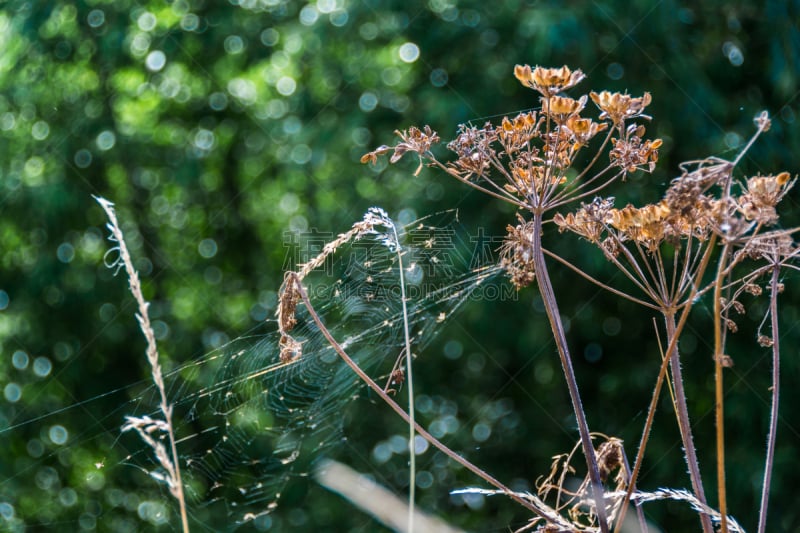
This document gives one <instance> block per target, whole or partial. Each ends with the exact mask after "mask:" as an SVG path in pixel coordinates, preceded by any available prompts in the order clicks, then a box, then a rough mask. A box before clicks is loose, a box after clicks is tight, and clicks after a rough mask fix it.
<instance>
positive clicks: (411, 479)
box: [392, 225, 417, 533]
mask: <svg viewBox="0 0 800 533" xmlns="http://www.w3.org/2000/svg"><path fill="white" fill-rule="evenodd" d="M392 231H393V232H394V240H395V242H396V243H399V242H400V238H399V237H398V236H397V229H396V228H395V226H394V225H392ZM397 260H398V261H399V263H400V268H399V271H400V301H401V303H402V305H403V335H404V341H405V350H406V377H405V381H406V384H407V389H408V419H409V424H408V453H409V464H408V470H409V473H408V531H409V533H414V514H415V512H414V500H415V496H416V495H415V492H416V477H417V454H416V446H414V426H415V425H416V423H417V422H416V419H415V414H414V413H415V409H414V376H413V374H412V373H411V366H412V362H411V360H412V359H413V358H414V356H413V354H412V353H411V335H410V333H409V331H408V304H407V302H406V278H405V274H404V273H403V271H404V267H403V250H402V248H400V246H398V247H397Z"/></svg>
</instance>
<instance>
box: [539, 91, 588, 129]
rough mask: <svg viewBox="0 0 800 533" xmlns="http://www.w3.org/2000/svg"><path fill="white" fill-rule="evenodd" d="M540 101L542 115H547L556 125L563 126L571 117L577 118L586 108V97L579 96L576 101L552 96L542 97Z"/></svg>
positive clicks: (566, 97) (565, 97)
mask: <svg viewBox="0 0 800 533" xmlns="http://www.w3.org/2000/svg"><path fill="white" fill-rule="evenodd" d="M541 101H542V113H544V114H546V115H548V116H549V117H550V118H551V119H553V120H554V121H555V123H556V124H558V125H563V124H564V123H565V122H566V121H567V119H569V118H571V117H577V116H578V114H579V113H580V112H581V111H582V110H583V108H584V107H586V95H583V96H581V97H580V98H579V99H578V100H575V99H574V98H569V97H568V96H553V97H550V98H544V97H542V98H541Z"/></svg>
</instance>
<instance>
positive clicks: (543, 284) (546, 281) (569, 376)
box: [531, 212, 608, 533]
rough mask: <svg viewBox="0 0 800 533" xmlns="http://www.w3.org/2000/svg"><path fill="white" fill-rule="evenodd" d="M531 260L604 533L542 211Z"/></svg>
mask: <svg viewBox="0 0 800 533" xmlns="http://www.w3.org/2000/svg"><path fill="white" fill-rule="evenodd" d="M531 240H532V242H533V262H534V269H535V271H536V277H537V286H538V287H539V293H540V294H541V296H542V301H543V302H544V308H545V310H546V312H547V317H548V319H549V320H550V328H551V329H552V330H553V338H554V339H555V341H556V346H557V347H558V355H559V357H560V358H561V367H562V369H563V370H564V377H565V378H566V380H567V388H568V389H569V397H570V400H572V410H573V411H574V412H575V419H576V420H577V423H578V432H579V433H580V437H581V447H582V448H583V454H584V455H585V456H586V466H587V468H588V470H589V479H590V481H591V484H592V492H593V493H594V500H595V508H596V510H597V520H598V522H599V523H600V531H601V532H602V533H608V521H607V518H606V504H605V498H604V497H603V483H602V481H601V480H600V469H599V468H598V467H597V456H596V454H595V451H594V446H593V445H592V437H591V435H590V433H589V425H588V423H587V422H586V414H585V413H584V410H583V404H582V402H581V396H580V392H579V391H578V382H577V380H576V379H575V371H574V370H573V369H572V359H571V358H570V354H569V348H568V347H567V339H566V336H565V335H564V325H563V324H562V323H561V314H560V313H559V310H558V304H557V303H556V297H555V292H554V291H553V285H552V283H551V282H550V275H549V274H548V272H547V265H546V264H545V261H544V253H543V251H542V213H541V212H534V213H533V235H532V236H531Z"/></svg>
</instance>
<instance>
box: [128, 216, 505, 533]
mask: <svg viewBox="0 0 800 533" xmlns="http://www.w3.org/2000/svg"><path fill="white" fill-rule="evenodd" d="M433 217H436V218H437V221H439V220H441V219H442V218H447V219H448V223H447V224H445V225H437V226H434V225H431V224H430V223H429V222H430V221H431V220H432V218H433ZM396 229H397V236H398V237H397V239H398V240H399V242H396V243H394V245H393V246H387V242H389V243H390V244H391V242H390V241H393V240H394V237H393V236H392V235H389V234H388V233H386V234H384V233H376V234H372V235H366V236H363V237H361V238H360V239H358V240H356V241H354V242H352V243H347V244H344V245H342V246H341V247H340V248H339V249H338V250H336V253H335V254H334V255H333V256H332V257H328V258H326V261H325V262H324V264H323V265H322V266H321V267H320V268H318V269H316V270H315V271H314V272H312V273H311V274H310V275H309V276H308V277H307V278H306V279H305V280H304V282H303V283H304V286H305V287H306V289H307V291H308V294H309V297H310V299H311V301H312V305H313V306H314V308H315V310H316V311H317V313H318V314H319V315H320V317H321V318H322V320H323V322H324V323H325V324H326V326H327V328H328V329H329V330H330V331H331V333H332V334H333V336H334V338H336V339H337V340H338V342H339V343H340V344H341V345H342V347H343V348H344V349H345V350H346V351H347V352H348V354H349V355H350V356H351V357H352V358H353V359H354V360H355V361H356V362H357V363H358V364H359V366H360V367H361V368H362V369H363V370H365V371H366V372H367V373H368V374H369V375H371V376H372V377H373V379H375V380H376V381H378V382H379V383H386V386H387V388H389V387H390V383H389V376H390V375H391V374H392V371H393V370H394V369H395V368H398V367H399V368H403V365H402V364H401V362H402V358H403V357H404V356H405V354H404V346H405V345H404V340H403V313H402V302H401V294H402V292H401V288H400V283H399V272H398V269H399V268H403V269H404V274H405V280H406V287H405V289H406V296H407V304H408V322H409V329H410V334H411V346H412V352H413V354H414V357H415V359H418V360H421V359H424V348H425V346H426V345H427V344H428V343H429V342H430V341H431V340H432V339H433V338H434V336H435V334H436V332H437V331H438V330H439V328H441V326H442V325H443V323H444V322H446V321H447V320H448V319H449V318H450V317H451V316H452V315H453V313H454V312H455V311H456V310H457V309H458V308H459V307H460V306H461V305H462V304H464V302H466V301H467V300H469V299H479V298H481V299H482V298H497V297H502V296H503V295H504V294H505V295H509V294H510V285H508V284H507V283H505V282H504V281H501V280H499V279H498V277H497V274H498V272H499V268H498V267H497V266H495V264H496V262H492V261H489V262H487V260H489V259H491V257H492V248H493V247H494V248H496V243H495V244H492V243H491V239H489V240H486V239H483V241H481V239H478V242H477V243H476V242H475V241H476V239H475V238H474V237H470V236H469V235H468V234H467V233H466V232H465V231H464V230H463V228H461V227H460V225H459V223H458V219H457V214H456V213H454V212H450V213H447V214H446V215H442V214H439V215H434V216H432V217H428V218H426V219H422V220H419V221H416V222H413V223H411V224H409V225H407V226H404V227H396ZM396 245H399V249H400V254H399V255H400V257H402V264H401V259H400V257H398V253H397V251H396V249H393V248H395V247H396ZM297 321H298V324H297V326H296V327H295V328H294V329H293V330H292V336H293V337H294V338H295V339H296V340H297V341H299V342H301V344H302V355H301V356H299V357H297V358H296V359H293V360H290V361H281V359H280V350H279V344H278V343H279V338H280V335H279V334H278V332H277V331H273V332H270V333H267V334H266V335H263V336H259V337H250V338H242V339H238V340H236V341H234V342H232V343H230V344H228V345H227V346H225V347H223V348H221V349H219V350H216V351H215V352H212V353H210V354H207V355H206V356H204V357H203V358H201V359H199V360H197V361H195V362H193V363H192V364H190V365H188V366H186V367H184V368H182V369H180V370H179V371H177V372H175V373H173V374H172V375H171V376H170V377H169V385H168V386H169V387H170V390H169V394H170V397H171V398H172V401H173V403H174V404H175V410H176V415H175V417H174V420H175V425H176V436H177V439H178V454H179V456H180V465H181V469H182V475H183V480H184V484H185V491H186V493H187V495H188V499H189V501H190V506H191V507H193V508H194V510H193V512H194V513H196V514H197V513H199V514H203V515H205V514H209V513H212V514H214V515H217V514H222V515H223V516H226V521H225V523H226V524H227V527H229V528H230V529H234V528H235V527H237V526H238V525H241V524H243V523H248V522H254V523H255V525H256V526H257V527H258V526H259V524H260V523H261V524H264V525H265V526H266V525H268V523H269V519H268V518H266V516H267V515H268V514H269V513H271V512H272V511H273V510H275V509H276V508H277V506H278V502H279V500H280V498H281V493H282V491H283V490H284V489H285V487H286V486H287V484H288V483H289V481H290V480H291V479H293V478H296V477H302V476H306V475H307V474H308V473H309V472H311V471H312V470H313V468H314V465H315V463H316V462H317V461H319V460H321V459H323V457H324V455H325V452H326V451H327V450H329V449H330V448H331V447H332V446H335V445H336V444H337V443H339V442H341V441H342V439H343V431H342V422H343V416H342V412H343V410H344V409H345V408H346V407H347V404H348V402H350V401H351V400H352V399H353V398H355V397H357V395H358V394H359V391H360V390H361V389H362V388H363V384H362V383H361V382H360V380H359V378H358V377H357V376H356V375H355V374H354V372H353V371H352V370H351V369H350V368H349V367H347V365H346V364H345V363H344V362H343V361H342V360H341V359H340V357H339V356H338V354H337V353H336V352H335V351H334V350H333V348H332V347H331V346H330V345H329V343H328V342H327V341H326V340H325V338H324V337H323V335H322V333H321V331H320V330H319V329H318V328H317V327H316V325H315V324H314V323H313V321H312V319H311V317H310V316H309V313H308V310H307V309H306V308H305V306H303V305H299V306H298V309H297ZM153 394H154V393H153ZM150 400H151V398H150V397H149V394H146V395H143V396H142V398H141V401H140V403H139V405H140V406H141V408H142V410H144V409H145V406H150V405H154V403H150ZM148 409H149V408H148ZM387 416H393V415H391V414H389V411H388V410H387ZM149 455H150V454H149V450H141V451H139V452H138V453H136V454H134V455H133V456H131V457H129V460H130V461H132V462H134V463H135V464H138V465H140V467H141V468H143V469H144V470H146V471H148V472H149V473H150V474H151V475H152V476H153V477H155V478H156V479H160V478H161V477H162V476H161V475H160V473H159V471H158V468H157V467H156V466H155V465H154V463H153V462H152V461H149V459H148V458H149ZM218 506H222V509H220V512H219V513H217V512H213V511H211V510H212V509H218ZM198 516H199V515H198Z"/></svg>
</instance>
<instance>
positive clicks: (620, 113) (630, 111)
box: [589, 91, 652, 126]
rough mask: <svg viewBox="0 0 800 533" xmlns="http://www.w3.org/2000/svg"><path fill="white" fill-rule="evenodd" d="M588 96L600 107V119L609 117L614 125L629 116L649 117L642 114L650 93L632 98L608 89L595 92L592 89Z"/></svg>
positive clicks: (648, 102)
mask: <svg viewBox="0 0 800 533" xmlns="http://www.w3.org/2000/svg"><path fill="white" fill-rule="evenodd" d="M589 96H591V97H592V100H593V101H594V103H595V104H596V105H597V107H599V108H600V111H602V113H601V114H600V119H607V118H609V119H611V122H613V123H614V125H615V126H619V125H621V124H622V122H624V121H625V120H627V119H629V118H635V117H642V118H646V119H650V118H651V117H649V116H648V115H645V114H643V111H644V108H645V107H647V106H648V105H649V104H650V102H651V100H652V97H651V96H650V93H644V94H643V95H642V96H640V97H639V98H634V97H632V96H631V95H629V94H624V93H611V92H608V91H601V92H599V93H596V92H594V91H592V92H590V93H589Z"/></svg>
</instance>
